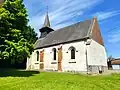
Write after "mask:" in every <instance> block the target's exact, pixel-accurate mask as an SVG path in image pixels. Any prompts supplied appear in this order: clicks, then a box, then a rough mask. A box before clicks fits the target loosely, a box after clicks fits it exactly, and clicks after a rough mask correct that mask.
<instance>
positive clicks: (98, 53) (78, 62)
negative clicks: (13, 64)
mask: <svg viewBox="0 0 120 90" xmlns="http://www.w3.org/2000/svg"><path fill="white" fill-rule="evenodd" d="M39 31H40V33H41V36H40V37H39V39H38V40H37V41H36V43H35V44H34V52H32V54H31V56H30V58H28V59H27V63H26V65H27V67H26V69H27V70H39V71H58V72H84V73H99V72H100V71H102V72H105V71H106V70H107V55H106V51H105V47H104V42H103V39H102V36H101V33H100V28H99V25H98V21H97V18H96V17H94V18H92V19H90V20H85V21H82V22H78V23H75V24H73V25H70V26H67V27H64V28H60V29H58V30H54V29H52V28H51V27H50V21H49V16H48V13H47V14H46V16H45V21H44V24H43V27H41V28H40V29H39Z"/></svg>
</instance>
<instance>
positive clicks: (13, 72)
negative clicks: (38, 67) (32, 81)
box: [0, 69, 40, 77]
mask: <svg viewBox="0 0 120 90" xmlns="http://www.w3.org/2000/svg"><path fill="white" fill-rule="evenodd" d="M39 73H40V72H39V71H26V70H18V69H0V77H9V76H11V77H29V76H33V75H34V74H39Z"/></svg>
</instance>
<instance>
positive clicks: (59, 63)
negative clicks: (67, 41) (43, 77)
mask: <svg viewBox="0 0 120 90" xmlns="http://www.w3.org/2000/svg"><path fill="white" fill-rule="evenodd" d="M58 71H62V48H59V49H58Z"/></svg>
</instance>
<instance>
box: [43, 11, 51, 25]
mask: <svg viewBox="0 0 120 90" xmlns="http://www.w3.org/2000/svg"><path fill="white" fill-rule="evenodd" d="M43 27H50V21H49V16H48V11H47V14H46V17H45V21H44V24H43Z"/></svg>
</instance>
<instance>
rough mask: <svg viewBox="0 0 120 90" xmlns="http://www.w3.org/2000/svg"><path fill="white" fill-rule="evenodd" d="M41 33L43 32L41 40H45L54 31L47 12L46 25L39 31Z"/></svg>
mask: <svg viewBox="0 0 120 90" xmlns="http://www.w3.org/2000/svg"><path fill="white" fill-rule="evenodd" d="M39 31H40V32H41V36H40V38H44V37H45V36H46V35H47V34H49V33H50V32H51V31H54V30H53V29H52V28H50V21H49V15H48V11H47V14H46V16H45V21H44V24H43V26H42V28H41V29H39Z"/></svg>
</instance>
